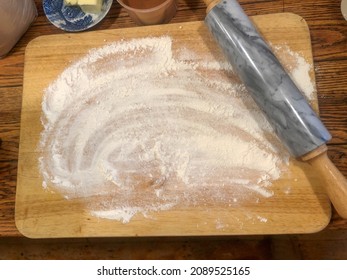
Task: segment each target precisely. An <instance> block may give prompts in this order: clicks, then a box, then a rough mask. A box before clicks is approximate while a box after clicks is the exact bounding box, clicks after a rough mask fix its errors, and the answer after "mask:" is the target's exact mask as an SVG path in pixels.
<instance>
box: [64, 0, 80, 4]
mask: <svg viewBox="0 0 347 280" xmlns="http://www.w3.org/2000/svg"><path fill="white" fill-rule="evenodd" d="M64 2H65V5H77V3H78V0H64Z"/></svg>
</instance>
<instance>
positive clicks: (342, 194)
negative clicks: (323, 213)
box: [301, 145, 347, 219]
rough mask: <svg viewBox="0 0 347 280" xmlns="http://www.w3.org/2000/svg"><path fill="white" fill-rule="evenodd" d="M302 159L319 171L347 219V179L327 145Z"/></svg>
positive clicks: (341, 213)
mask: <svg viewBox="0 0 347 280" xmlns="http://www.w3.org/2000/svg"><path fill="white" fill-rule="evenodd" d="M301 159H302V160H303V161H306V162H308V163H309V164H311V166H312V167H313V168H314V169H315V170H316V171H317V172H319V174H320V176H321V177H322V179H323V180H324V185H325V190H326V192H327V194H328V196H329V198H330V200H331V202H332V204H333V205H334V207H335V209H336V211H337V213H338V214H339V215H340V216H341V217H342V218H344V219H347V180H346V178H345V177H344V176H343V175H342V174H341V172H340V171H339V170H338V169H337V168H336V166H335V165H334V164H333V163H332V162H331V161H330V159H329V158H328V155H327V147H326V146H325V145H323V146H321V147H319V148H318V149H316V150H314V151H312V152H311V153H309V154H307V155H305V156H303V157H302V158H301Z"/></svg>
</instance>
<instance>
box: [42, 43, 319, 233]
mask: <svg viewBox="0 0 347 280" xmlns="http://www.w3.org/2000/svg"><path fill="white" fill-rule="evenodd" d="M172 44H173V42H172V39H171V38H170V37H155V38H142V39H133V40H128V41H120V42H116V43H112V44H110V45H106V46H104V47H101V48H98V49H93V50H91V51H90V52H89V53H88V54H87V55H86V56H85V57H83V58H82V59H80V60H79V61H77V62H75V63H73V64H72V65H71V66H69V67H68V68H66V69H65V70H64V71H63V72H62V74H61V75H60V76H59V77H58V78H57V79H56V80H55V81H54V82H52V83H51V84H50V85H49V87H48V88H47V89H46V90H45V93H44V97H43V102H42V111H43V114H42V123H43V127H44V129H43V132H42V134H41V142H40V151H41V157H40V159H39V166H40V170H41V174H42V177H43V186H44V187H45V188H48V189H50V190H54V191H56V192H59V193H61V194H62V195H63V196H64V197H65V198H66V199H74V198H85V201H86V209H87V210H88V211H89V212H90V213H91V215H94V216H97V217H100V218H107V219H115V220H119V221H121V222H123V223H127V222H129V221H131V219H132V218H134V217H136V216H137V215H143V216H145V217H148V218H150V217H151V216H153V215H155V212H158V211H167V210H169V209H172V208H175V207H195V206H199V207H209V205H221V206H222V207H240V206H242V205H243V204H244V203H257V202H259V200H261V199H267V198H269V197H271V196H273V195H274V192H273V190H272V182H273V181H274V180H276V179H278V178H279V177H280V175H281V172H283V171H284V170H286V168H287V163H288V154H287V153H286V152H285V151H284V150H283V148H282V146H281V144H280V142H279V141H278V140H277V138H276V137H274V136H273V135H274V133H273V130H272V128H271V127H270V125H269V123H268V122H267V120H266V119H265V118H264V116H263V114H262V113H261V112H260V111H259V110H258V108H257V107H256V105H255V104H254V102H253V101H252V100H251V99H250V98H249V96H248V94H247V92H246V90H245V88H244V86H243V85H242V84H241V83H240V82H239V81H238V79H236V77H235V75H234V73H233V72H232V68H231V66H230V65H229V64H227V63H225V62H222V61H216V60H215V59H214V58H213V56H201V55H199V54H197V53H195V52H194V50H192V49H190V48H188V47H186V46H182V47H181V48H180V49H178V50H177V49H176V50H175V51H173V46H172ZM287 53H288V55H292V56H293V57H295V56H296V55H297V54H295V53H294V54H293V53H291V52H290V50H288V51H287ZM301 59H302V58H301V57H300V56H298V57H296V58H295V59H294V63H292V65H290V68H291V73H292V74H294V75H293V76H294V78H298V77H299V78H300V77H301V79H305V82H306V83H309V82H307V81H310V80H307V79H309V76H308V69H307V63H306V64H305V63H304V62H305V61H303V60H301ZM296 73H300V75H298V74H296ZM307 77H308V78H307ZM297 82H298V84H300V80H299V81H297ZM309 84H310V85H312V83H311V82H310V83H309ZM304 90H305V91H306V94H307V96H308V98H310V97H311V96H312V92H313V90H314V88H313V87H311V86H307V85H306V84H304ZM264 221H266V218H262V219H261V222H264ZM218 226H219V227H222V225H221V223H218Z"/></svg>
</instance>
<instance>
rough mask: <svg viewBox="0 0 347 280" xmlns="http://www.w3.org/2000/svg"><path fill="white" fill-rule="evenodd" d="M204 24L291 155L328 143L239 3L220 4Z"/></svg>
mask: <svg viewBox="0 0 347 280" xmlns="http://www.w3.org/2000/svg"><path fill="white" fill-rule="evenodd" d="M205 23H206V25H207V26H208V28H209V29H210V31H211V33H212V34H213V36H214V37H215V39H216V40H217V42H218V44H219V46H220V47H221V48H222V50H223V51H224V53H225V55H226V56H227V58H228V60H229V62H230V63H231V65H232V66H233V68H234V71H235V72H236V73H237V74H238V75H239V77H240V79H241V80H242V82H243V83H244V84H245V86H246V87H247V89H248V91H249V93H250V94H251V95H252V97H253V99H254V100H255V101H256V103H257V104H258V106H260V108H261V109H262V110H263V111H264V112H265V114H266V116H267V118H268V120H269V121H270V123H271V124H272V125H273V127H274V129H275V131H276V133H277V135H278V136H279V138H280V139H281V140H282V142H283V144H285V145H286V146H287V148H288V149H289V151H290V152H291V154H292V155H293V156H295V157H300V156H302V155H304V154H306V153H308V152H310V151H312V150H314V149H315V148H317V147H319V146H321V145H323V144H324V143H326V142H327V141H328V140H330V139H331V136H330V134H329V132H328V131H327V129H326V128H325V127H324V125H323V124H322V122H321V121H320V119H319V118H318V116H317V115H316V114H315V112H314V111H313V110H312V108H311V107H310V105H309V104H308V103H307V101H306V99H305V97H304V96H303V95H302V93H301V92H300V90H299V89H298V88H297V86H296V85H295V84H294V82H293V81H292V80H291V78H290V77H289V75H288V74H287V73H286V71H285V70H284V68H283V67H282V65H281V64H280V62H279V61H278V59H277V58H276V57H275V55H274V54H273V53H272V51H271V49H270V47H269V46H268V45H267V43H266V42H265V41H264V39H263V38H262V37H261V35H260V34H259V33H258V31H257V30H256V28H255V27H254V25H253V23H252V22H251V21H250V20H249V18H248V17H247V15H246V14H245V13H244V11H243V9H242V8H241V6H240V5H239V3H238V2H237V1H235V0H225V1H221V2H220V3H219V4H218V5H216V6H215V7H214V8H213V9H212V10H211V11H210V12H209V13H208V15H207V17H206V19H205Z"/></svg>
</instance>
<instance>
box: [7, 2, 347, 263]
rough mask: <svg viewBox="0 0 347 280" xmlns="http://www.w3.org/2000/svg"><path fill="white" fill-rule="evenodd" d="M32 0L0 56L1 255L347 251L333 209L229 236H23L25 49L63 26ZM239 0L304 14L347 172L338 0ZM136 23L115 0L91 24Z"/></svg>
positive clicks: (338, 158) (185, 17)
mask: <svg viewBox="0 0 347 280" xmlns="http://www.w3.org/2000/svg"><path fill="white" fill-rule="evenodd" d="M35 2H36V4H37V7H38V11H39V16H38V18H37V19H36V21H35V22H34V24H33V25H32V27H31V28H30V29H29V30H28V32H27V33H26V34H25V36H23V38H22V39H21V40H20V41H19V42H18V44H17V45H16V47H15V48H14V49H13V50H12V51H11V53H10V54H9V56H7V57H6V58H5V59H2V60H0V138H1V140H2V141H1V148H0V236H3V237H4V238H3V239H1V241H0V244H1V245H0V247H1V252H2V253H1V254H0V258H197V259H199V258H216V259H218V258H221V259H222V258H224V259H225V258H230V259H240V258H241V259H245V258H254V259H259V258H263V259H268V258H274V259H275V258H301V259H322V258H326V259H328V258H329V259H346V258H347V238H346V236H347V222H346V221H345V220H342V219H340V218H339V217H338V216H337V215H336V213H335V212H334V213H333V217H332V220H331V222H330V224H329V225H328V227H327V228H326V229H325V230H324V231H322V232H321V233H317V234H309V235H290V236H264V237H262V236H259V237H224V238H223V239H222V240H221V239H220V238H218V239H216V238H203V239H200V238H185V239H177V238H159V239H140V240H138V241H134V240H128V239H121V240H118V241H115V240H113V239H110V240H103V241H100V240H96V239H95V240H86V239H81V240H78V241H76V240H75V241H66V240H64V241H63V242H62V241H59V240H56V241H54V242H52V241H45V242H43V241H35V242H32V241H30V240H26V239H23V238H21V237H20V234H19V232H18V231H17V229H16V227H15V223H14V204H15V188H16V179H17V161H18V144H19V123H20V110H21V99H22V86H23V83H22V79H23V65H24V50H25V47H26V45H27V44H28V42H30V41H31V40H32V39H34V38H36V37H38V36H40V35H48V34H63V33H64V32H63V31H61V30H59V29H56V28H55V27H54V26H53V25H51V24H50V23H49V22H48V21H47V19H46V17H45V16H44V14H43V11H42V3H41V1H39V0H36V1H35ZM239 2H240V3H241V5H242V6H243V7H244V9H245V11H246V13H247V14H248V15H257V14H268V13H277V12H293V13H296V14H298V15H300V16H302V17H304V19H305V20H306V21H307V23H308V25H309V28H310V33H311V38H312V48H313V57H314V65H315V74H316V82H317V88H318V98H319V104H320V113H321V118H322V120H323V122H324V123H325V124H326V125H327V127H328V129H329V130H330V132H331V133H332V135H333V140H332V141H331V142H330V143H329V156H330V158H331V159H332V160H333V161H334V163H335V164H336V165H337V166H338V167H339V168H340V170H341V171H342V172H343V173H344V175H345V176H346V175H347V123H346V120H347V93H346V88H347V79H346V76H347V50H346V45H347V23H346V21H345V20H344V19H343V17H342V15H341V13H340V2H341V1H340V0H303V1H299V0H274V1H271V0H266V1H265V0H240V1H239ZM204 15H205V7H204V4H203V1H198V0H196V1H185V0H179V8H178V12H177V14H176V16H175V18H174V19H173V20H172V22H187V21H196V20H203V18H204ZM132 26H135V24H134V23H133V22H132V21H131V19H130V18H129V16H128V15H127V13H126V12H125V11H124V10H123V9H122V8H121V7H120V6H119V5H118V4H117V3H116V1H115V3H114V4H113V6H112V8H111V11H110V13H109V15H108V16H107V17H106V18H105V20H104V21H102V22H101V23H100V24H99V25H97V26H95V27H94V30H103V29H112V28H123V27H132ZM5 237H13V238H11V239H9V238H5ZM64 244H65V245H64ZM98 244H101V245H100V246H99V245H98ZM110 244H112V245H110ZM225 244H228V246H225ZM139 246H140V247H141V249H140V250H139V249H138V248H139ZM154 247H155V249H154ZM8 248H13V249H12V250H8ZM64 248H66V250H64ZM67 248H70V249H71V250H68V249H67ZM66 252H68V253H66ZM136 252H138V254H136ZM165 252H166V253H165ZM245 252H247V254H245Z"/></svg>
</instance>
